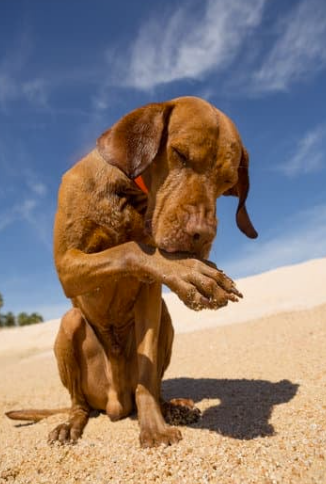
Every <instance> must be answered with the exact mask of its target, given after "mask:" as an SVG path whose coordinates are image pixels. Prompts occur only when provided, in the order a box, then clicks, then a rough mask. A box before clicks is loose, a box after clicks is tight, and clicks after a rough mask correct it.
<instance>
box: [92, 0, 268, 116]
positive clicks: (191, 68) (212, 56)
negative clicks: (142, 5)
mask: <svg viewBox="0 0 326 484" xmlns="http://www.w3.org/2000/svg"><path fill="white" fill-rule="evenodd" d="M265 2H266V0H247V1H246V2H243V1H242V0H229V1H228V2H224V1H223V0H206V2H205V10H204V14H203V16H202V18H198V15H195V14H194V11H193V10H192V9H191V5H192V3H189V2H188V3H187V2H184V3H183V4H182V5H181V6H179V7H178V8H177V9H174V10H173V12H172V13H171V14H170V15H169V16H168V17H164V16H161V17H160V18H157V16H156V17H154V18H150V19H148V20H147V21H146V23H144V24H143V25H141V28H140V30H139V33H138V36H137V38H136V39H135V40H134V41H133V42H132V45H131V47H130V49H129V52H130V54H129V58H127V59H126V57H125V56H124V63H123V65H121V64H120V63H119V64H117V62H116V61H115V60H113V58H112V57H113V56H112V55H111V56H110V59H109V63H110V64H113V70H114V71H115V72H116V73H117V72H118V75H117V78H116V79H114V81H117V80H119V82H120V83H121V82H122V83H124V85H125V86H127V87H134V88H137V89H151V88H154V87H155V86H157V85H159V84H163V83H168V82H172V81H177V80H181V79H187V78H188V79H201V78H202V77H203V76H204V75H206V74H208V73H210V72H212V71H217V70H221V69H224V68H225V67H227V66H228V65H230V63H231V62H232V61H233V60H234V59H235V58H236V56H237V55H238V54H239V51H240V49H241V47H242V44H243V42H244V40H245V39H246V38H247V36H248V35H249V34H250V33H251V32H252V31H253V29H254V28H255V27H256V26H257V25H259V23H260V21H261V17H262V12H263V7H264V4H265ZM115 58H116V57H115ZM125 66H127V67H125ZM98 107H99V108H101V100H100V99H99V102H98Z"/></svg>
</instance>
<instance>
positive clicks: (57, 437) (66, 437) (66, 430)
mask: <svg viewBox="0 0 326 484" xmlns="http://www.w3.org/2000/svg"><path fill="white" fill-rule="evenodd" d="M82 433H83V429H81V428H80V427H76V426H74V425H73V424H72V423H70V422H65V423H63V424H60V425H58V426H57V427H56V428H55V429H53V430H52V432H50V433H49V437H48V443H49V444H54V443H55V442H58V443H60V444H75V443H76V442H77V440H78V439H79V438H80V437H81V436H82Z"/></svg>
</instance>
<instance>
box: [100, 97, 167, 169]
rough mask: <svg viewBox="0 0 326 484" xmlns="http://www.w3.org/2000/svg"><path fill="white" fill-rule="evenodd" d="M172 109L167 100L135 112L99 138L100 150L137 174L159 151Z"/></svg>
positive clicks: (122, 166)
mask: <svg viewBox="0 0 326 484" xmlns="http://www.w3.org/2000/svg"><path fill="white" fill-rule="evenodd" d="M169 111H170V106H169V105H168V104H167V103H155V104H148V105H146V106H143V107H141V108H139V109H136V110H134V111H132V112H131V113H129V114H127V115H126V116H124V117H123V118H121V119H120V120H119V121H118V122H117V123H116V124H114V125H113V126H112V128H110V129H109V130H107V131H106V132H105V133H103V134H102V136H100V137H99V138H98V140H97V148H98V151H99V153H100V154H101V155H102V157H103V158H104V159H105V160H106V161H107V162H108V163H110V164H111V165H114V166H117V167H118V168H120V170H122V171H123V172H124V173H125V174H126V175H127V176H128V177H129V178H136V177H138V176H139V175H140V174H141V173H142V172H143V171H144V170H145V168H147V166H148V165H149V164H150V163H151V162H152V161H153V159H154V158H155V156H156V155H157V153H158V151H159V148H160V143H161V139H162V135H163V131H164V127H165V124H166V120H167V116H168V113H169Z"/></svg>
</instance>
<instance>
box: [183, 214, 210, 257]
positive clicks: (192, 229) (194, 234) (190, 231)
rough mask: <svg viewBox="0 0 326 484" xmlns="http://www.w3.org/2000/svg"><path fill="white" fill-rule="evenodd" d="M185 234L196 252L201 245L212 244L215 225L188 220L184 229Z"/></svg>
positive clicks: (193, 219) (203, 221)
mask: <svg viewBox="0 0 326 484" xmlns="http://www.w3.org/2000/svg"><path fill="white" fill-rule="evenodd" d="M185 232H186V234H187V235H188V236H189V237H190V239H191V244H192V246H193V247H194V249H195V250H198V249H200V248H201V247H202V246H203V245H205V244H207V243H209V242H212V240H213V239H214V237H215V234H216V223H212V222H208V221H207V220H198V218H190V220H188V223H187V225H186V227H185Z"/></svg>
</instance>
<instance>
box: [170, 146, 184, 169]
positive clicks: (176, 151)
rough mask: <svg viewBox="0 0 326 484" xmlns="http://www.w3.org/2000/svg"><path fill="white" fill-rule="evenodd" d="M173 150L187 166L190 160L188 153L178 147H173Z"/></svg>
mask: <svg viewBox="0 0 326 484" xmlns="http://www.w3.org/2000/svg"><path fill="white" fill-rule="evenodd" d="M173 151H174V152H175V153H176V154H177V155H178V158H179V159H180V161H181V163H182V164H183V166H186V165H187V161H188V159H187V157H186V155H185V154H183V153H182V152H181V151H180V150H179V149H178V148H173Z"/></svg>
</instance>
